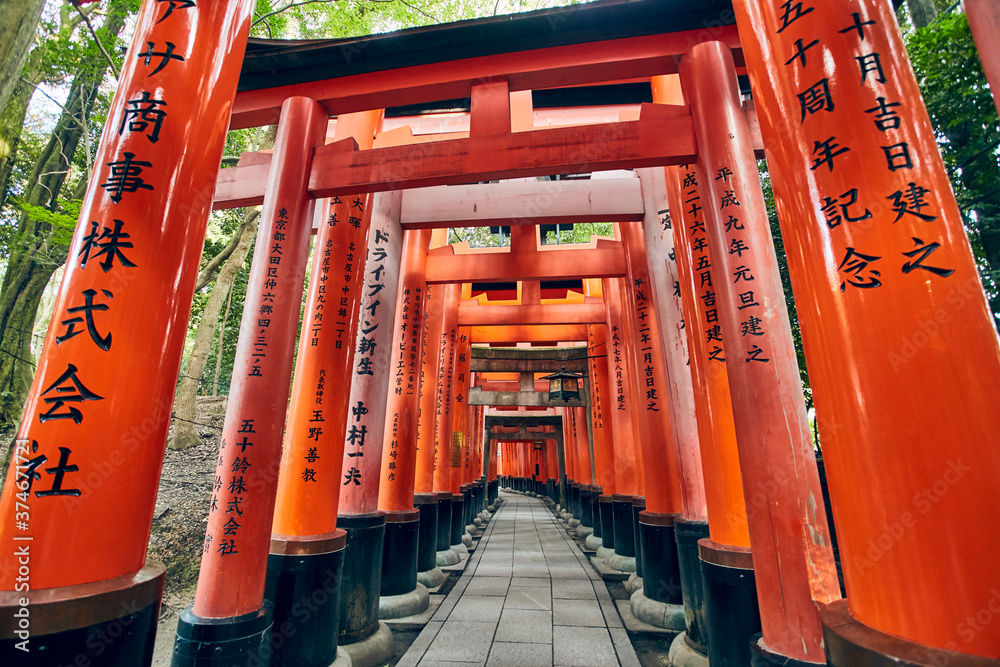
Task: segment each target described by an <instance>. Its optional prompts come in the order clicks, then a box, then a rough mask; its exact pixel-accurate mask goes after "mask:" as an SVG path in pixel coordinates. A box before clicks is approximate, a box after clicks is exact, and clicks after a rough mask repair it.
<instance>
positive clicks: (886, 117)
mask: <svg viewBox="0 0 1000 667" xmlns="http://www.w3.org/2000/svg"><path fill="white" fill-rule="evenodd" d="M814 4H815V3H814V2H809V1H807V2H784V3H778V7H777V22H776V24H775V27H774V36H775V38H776V39H778V40H779V41H780V42H781V43H782V44H783V45H787V46H786V47H785V48H786V49H787V51H788V54H789V56H790V57H789V58H788V59H787V60H786V61H784V64H785V68H786V71H787V72H788V76H789V78H790V79H791V80H794V81H795V82H796V89H797V90H798V92H797V93H796V94H795V106H794V108H795V109H796V110H797V111H798V113H799V116H798V117H797V118H796V120H797V121H798V123H799V125H800V127H801V129H802V131H803V134H804V136H806V137H807V141H808V142H809V145H810V146H811V147H812V155H811V163H810V165H809V169H810V170H811V171H812V172H814V173H815V178H816V181H817V183H818V184H819V186H820V189H819V192H818V195H819V198H818V200H817V201H816V207H817V209H819V210H821V211H822V216H821V217H822V219H823V220H825V222H826V225H827V227H828V228H829V229H830V230H832V231H831V237H832V238H833V239H834V240H835V243H836V246H837V248H838V256H837V258H836V259H837V271H838V277H839V280H840V290H841V291H842V292H847V291H849V290H872V289H878V288H881V287H883V286H887V287H889V288H890V289H892V287H893V286H895V285H902V284H906V281H907V280H909V281H913V280H916V281H920V282H923V281H926V280H943V279H946V278H949V277H950V276H951V275H952V274H953V273H954V272H955V271H954V268H953V267H954V264H955V263H954V260H952V259H951V257H950V255H951V251H950V250H949V249H944V250H942V241H944V229H943V227H942V224H941V222H940V221H939V215H940V211H939V204H938V198H939V197H940V196H941V194H942V193H935V192H932V189H931V187H932V184H931V183H930V182H928V181H926V180H924V178H923V177H922V176H921V168H922V165H921V162H922V161H926V160H927V159H928V158H931V157H932V156H930V155H923V154H921V153H922V150H926V149H920V148H919V147H918V146H917V145H913V144H912V134H913V133H914V131H913V126H912V122H911V121H910V119H909V115H910V112H911V110H909V109H906V108H905V106H904V105H905V102H904V100H903V97H901V96H900V94H899V91H898V86H897V83H898V82H896V81H894V80H893V78H894V77H896V76H898V73H897V71H896V70H895V69H894V68H892V67H887V66H885V65H884V64H883V57H885V56H887V55H888V54H887V53H886V51H885V49H886V47H887V46H888V44H886V43H885V38H884V35H883V34H882V33H883V32H884V31H885V30H887V29H892V30H895V29H896V28H895V26H880V25H879V23H880V21H878V20H876V19H875V18H874V17H873V16H869V15H868V13H867V12H861V11H849V10H842V11H841V13H839V14H837V15H836V18H835V20H836V21H837V24H836V25H837V28H838V29H837V30H836V32H835V34H833V35H832V37H831V36H830V34H829V33H828V32H827V31H826V30H825V29H824V30H823V31H822V32H823V35H822V37H823V38H822V39H820V38H818V37H817V33H818V32H820V28H821V27H822V26H821V25H820V24H819V23H818V21H822V20H824V19H822V18H821V17H820V16H819V15H817V14H816V13H815V6H814ZM859 9H860V8H859ZM821 53H834V54H836V55H837V56H841V55H842V56H843V64H842V66H838V67H837V68H836V70H833V71H831V70H832V68H831V67H830V65H829V64H828V63H827V62H826V61H827V58H823V57H821V56H820V54H821ZM859 87H860V92H859ZM848 125H849V126H851V127H852V128H853V129H854V132H852V134H851V135H850V136H847V135H845V134H844V133H843V128H845V127H847V126H848ZM932 150H934V151H935V152H936V147H935V148H933V149H932ZM852 153H853V155H852V156H851V157H852V158H853V159H854V160H862V161H864V162H865V163H867V164H871V165H878V166H879V169H881V170H883V172H884V177H883V178H880V179H877V180H871V179H868V178H865V179H862V178H861V173H860V172H858V171H857V170H851V167H850V166H845V162H844V161H845V159H846V156H847V155H849V154H852ZM933 157H936V156H933ZM852 161H853V160H852ZM844 170H847V172H846V173H845V171H844ZM852 171H853V173H851V172H852ZM874 229H877V233H876V234H869V233H868V232H869V231H871V230H874ZM889 230H891V233H887V232H888V231H889Z"/></svg>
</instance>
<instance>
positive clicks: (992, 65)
mask: <svg viewBox="0 0 1000 667" xmlns="http://www.w3.org/2000/svg"><path fill="white" fill-rule="evenodd" d="M962 4H963V5H965V14H966V16H968V17H969V28H970V29H971V30H972V36H973V38H975V40H976V48H977V50H978V51H979V58H980V59H981V60H982V61H983V72H984V73H985V74H986V80H987V81H988V82H989V84H990V90H991V91H992V92H993V103H994V104H995V105H996V107H997V111H998V112H1000V97H998V95H997V91H998V90H1000V53H997V50H996V48H995V47H994V45H995V44H996V43H997V40H998V39H1000V7H998V6H997V4H996V3H995V2H992V1H991V0H962Z"/></svg>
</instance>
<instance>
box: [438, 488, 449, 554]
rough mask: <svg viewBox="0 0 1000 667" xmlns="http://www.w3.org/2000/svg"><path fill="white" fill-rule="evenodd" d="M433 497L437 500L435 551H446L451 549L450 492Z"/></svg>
mask: <svg viewBox="0 0 1000 667" xmlns="http://www.w3.org/2000/svg"><path fill="white" fill-rule="evenodd" d="M435 495H437V499H438V530H437V550H438V551H447V550H448V549H450V548H451V506H452V504H453V502H452V498H451V491H444V492H440V493H437V494H435Z"/></svg>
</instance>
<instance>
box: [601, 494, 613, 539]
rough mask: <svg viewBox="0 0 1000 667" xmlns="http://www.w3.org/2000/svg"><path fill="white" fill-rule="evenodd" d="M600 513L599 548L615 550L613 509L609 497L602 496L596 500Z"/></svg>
mask: <svg viewBox="0 0 1000 667" xmlns="http://www.w3.org/2000/svg"><path fill="white" fill-rule="evenodd" d="M597 504H598V506H599V507H600V511H601V546H603V547H604V548H605V549H611V550H612V551H614V548H615V508H614V501H613V500H612V499H611V496H605V495H602V496H600V497H599V498H598V499H597Z"/></svg>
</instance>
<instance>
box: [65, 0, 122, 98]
mask: <svg viewBox="0 0 1000 667" xmlns="http://www.w3.org/2000/svg"><path fill="white" fill-rule="evenodd" d="M73 6H74V7H76V11H77V12H79V14H80V16H81V17H82V18H83V22H84V23H86V24H87V29H88V30H89V31H90V35H91V37H93V38H94V41H95V42H97V48H99V49H100V50H101V53H102V54H103V55H104V59H105V60H107V61H108V67H110V68H111V73H112V74H114V75H115V78H116V79H117V78H118V68H117V67H116V66H115V61H114V60H112V59H111V54H109V53H108V52H107V51H106V50H105V49H104V44H102V43H101V39H100V38H99V37H98V36H97V31H96V30H94V24H93V23H91V22H90V17H89V16H87V15H86V14H84V13H83V10H82V9H81V8H80V5H77V4H74V5H73Z"/></svg>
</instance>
